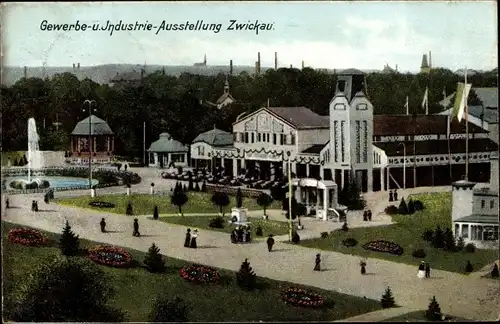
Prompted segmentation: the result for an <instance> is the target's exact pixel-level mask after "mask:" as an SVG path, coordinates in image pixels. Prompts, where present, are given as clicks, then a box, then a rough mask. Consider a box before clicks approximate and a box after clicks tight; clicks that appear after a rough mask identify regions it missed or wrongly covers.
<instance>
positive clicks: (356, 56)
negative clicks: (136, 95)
mask: <svg viewBox="0 0 500 324" xmlns="http://www.w3.org/2000/svg"><path fill="white" fill-rule="evenodd" d="M2 7H3V10H2V21H3V24H2V25H3V26H4V28H3V33H4V43H3V44H2V55H3V65H4V66H28V67H39V66H43V65H46V66H72V64H73V63H80V65H81V66H94V65H102V64H144V63H146V64H149V65H193V64H194V63H196V62H202V61H203V56H204V55H205V54H206V55H207V64H208V65H228V64H229V60H231V59H232V60H233V64H234V65H235V66H253V65H254V63H255V61H256V60H257V52H260V53H261V66H262V67H273V66H274V53H275V52H278V66H279V67H288V66H290V65H291V64H292V65H293V66H295V67H300V66H301V62H302V61H304V62H305V65H306V66H310V67H313V68H327V69H335V68H338V69H342V68H359V69H380V70H381V69H382V68H383V67H384V65H385V64H389V66H391V67H392V68H394V67H395V66H396V65H397V66H398V70H399V71H402V72H407V71H409V72H415V71H418V70H419V68H420V63H421V60H422V55H423V54H428V52H429V51H431V52H432V64H433V66H434V67H444V68H448V69H451V70H453V71H454V70H457V69H463V68H465V67H467V68H470V69H477V70H491V69H493V68H496V67H497V61H498V56H497V46H498V45H497V27H496V26H497V23H496V20H497V18H496V10H497V8H496V3H495V2H494V1H482V2H458V3H457V2H433V3H429V2H411V3H408V2H390V3H389V2H385V3H379V2H377V3H367V2H308V3H306V2H299V3H296V2H288V3H282V2H276V3H261V2H255V3H230V4H228V3H217V2H215V3H208V4H207V3H196V2H194V3H165V2H164V3H97V2H96V3H69V4H68V3H44V4H40V3H38V4H31V3H6V4H2ZM278 12H279V13H286V14H282V15H279V16H278V17H277V15H276V13H278ZM319 15H321V18H320V16H319ZM44 20H46V21H47V23H49V24H74V23H75V22H76V21H79V25H83V24H88V26H89V27H88V28H87V30H86V31H85V32H83V31H42V30H40V25H41V22H42V21H44ZM108 20H109V21H111V22H112V23H113V24H116V23H118V22H119V21H120V20H121V21H122V23H123V24H133V25H135V26H139V25H140V24H142V25H143V26H141V27H142V29H144V27H145V26H147V25H148V24H150V26H149V27H150V29H151V30H149V31H147V30H146V31H144V30H135V31H114V32H113V34H112V35H110V34H111V31H110V30H106V31H103V30H99V31H92V30H91V29H92V26H93V27H95V28H94V29H103V26H104V25H105V24H106V23H107V21H108ZM231 20H236V21H237V22H236V23H234V24H233V26H236V24H245V23H247V22H248V21H250V22H252V23H253V22H254V21H256V20H258V21H259V23H264V24H268V26H270V28H269V29H270V30H259V33H258V34H257V33H256V32H255V31H254V30H243V31H241V30H240V31H236V30H227V27H228V26H230V25H231V22H230V21H231ZM197 21H203V24H209V25H207V27H211V29H212V30H209V31H189V30H187V31H167V30H159V29H161V28H162V26H163V27H166V26H168V24H186V22H189V23H190V24H193V25H194V24H196V23H197ZM97 24H99V26H97ZM43 26H45V25H43ZM135 26H134V27H135ZM241 26H243V25H241ZM60 27H62V25H60ZM217 27H218V28H220V31H219V32H217Z"/></svg>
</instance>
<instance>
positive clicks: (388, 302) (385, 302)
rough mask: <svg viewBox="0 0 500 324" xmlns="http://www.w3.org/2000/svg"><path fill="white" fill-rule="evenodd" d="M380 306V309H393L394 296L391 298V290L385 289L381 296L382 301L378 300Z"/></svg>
mask: <svg viewBox="0 0 500 324" xmlns="http://www.w3.org/2000/svg"><path fill="white" fill-rule="evenodd" d="M380 302H381V304H382V308H391V307H394V305H395V302H394V296H392V291H391V288H389V287H387V289H386V290H385V293H384V294H383V295H382V299H381V300H380Z"/></svg>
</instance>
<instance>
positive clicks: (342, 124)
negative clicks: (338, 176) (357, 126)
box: [340, 121, 345, 162]
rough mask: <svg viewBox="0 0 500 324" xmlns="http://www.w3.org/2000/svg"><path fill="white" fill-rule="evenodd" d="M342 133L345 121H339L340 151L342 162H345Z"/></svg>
mask: <svg viewBox="0 0 500 324" xmlns="http://www.w3.org/2000/svg"><path fill="white" fill-rule="evenodd" d="M344 133H345V121H341V122H340V153H341V155H342V162H345V151H344V148H345V147H344V146H345V143H344Z"/></svg>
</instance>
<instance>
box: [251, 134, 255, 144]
mask: <svg viewBox="0 0 500 324" xmlns="http://www.w3.org/2000/svg"><path fill="white" fill-rule="evenodd" d="M251 143H255V133H252V141H251Z"/></svg>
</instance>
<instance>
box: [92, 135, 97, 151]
mask: <svg viewBox="0 0 500 324" xmlns="http://www.w3.org/2000/svg"><path fill="white" fill-rule="evenodd" d="M93 149H94V153H95V152H97V136H94V147H93Z"/></svg>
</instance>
